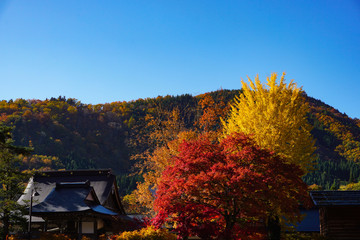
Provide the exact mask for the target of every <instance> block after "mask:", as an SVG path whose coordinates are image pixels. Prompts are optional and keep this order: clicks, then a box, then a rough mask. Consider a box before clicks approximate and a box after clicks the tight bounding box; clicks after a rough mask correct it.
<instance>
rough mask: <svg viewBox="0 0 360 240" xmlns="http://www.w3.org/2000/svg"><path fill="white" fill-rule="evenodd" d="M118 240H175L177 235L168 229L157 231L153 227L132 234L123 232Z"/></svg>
mask: <svg viewBox="0 0 360 240" xmlns="http://www.w3.org/2000/svg"><path fill="white" fill-rule="evenodd" d="M115 239H116V240H175V239H176V235H175V234H172V233H170V232H169V231H168V230H167V229H155V228H154V227H153V226H148V227H146V228H143V229H140V230H135V231H131V232H123V233H121V234H120V235H118V236H116V238H115Z"/></svg>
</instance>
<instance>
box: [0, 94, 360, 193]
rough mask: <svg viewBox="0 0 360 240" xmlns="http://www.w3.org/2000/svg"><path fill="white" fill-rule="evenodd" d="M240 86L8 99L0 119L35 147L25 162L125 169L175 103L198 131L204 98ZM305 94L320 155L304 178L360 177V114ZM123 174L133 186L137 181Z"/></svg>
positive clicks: (326, 183)
mask: <svg viewBox="0 0 360 240" xmlns="http://www.w3.org/2000/svg"><path fill="white" fill-rule="evenodd" d="M239 92H240V91H239V90H218V91H215V92H211V93H206V94H201V95H198V96H191V95H189V94H185V95H181V96H164V97H161V96H159V97H157V98H147V99H138V100H136V101H130V102H112V103H105V104H96V105H92V104H83V103H81V102H80V101H78V100H76V99H73V98H65V97H61V96H60V97H58V98H51V99H46V100H43V101H41V100H24V99H16V100H10V101H5V100H3V101H1V102H0V121H2V122H4V123H5V124H6V125H10V126H14V127H15V128H14V132H13V136H14V140H15V143H16V144H17V145H22V146H32V147H34V155H33V156H32V157H27V158H23V159H22V160H23V165H24V168H31V169H32V168H41V167H42V168H45V169H49V168H51V169H61V168H66V169H84V168H112V169H113V170H114V172H115V173H116V174H118V175H124V174H127V173H129V172H130V171H131V167H132V166H133V165H134V163H135V162H136V159H137V158H136V156H138V155H139V154H141V153H143V152H145V151H151V150H152V149H154V147H155V145H154V142H153V141H151V138H150V136H151V133H152V132H153V130H154V126H156V124H161V121H162V120H163V119H166V116H165V115H164V113H166V112H171V111H172V110H173V109H177V110H178V111H179V115H180V116H181V118H182V122H183V124H184V127H185V128H188V129H192V128H194V127H195V125H196V123H197V122H198V121H200V120H201V116H202V115H203V113H204V111H205V109H206V104H204V102H206V101H208V100H209V99H210V100H211V101H210V102H209V101H208V105H207V107H209V106H210V107H211V105H214V106H215V105H216V106H218V107H219V106H225V105H228V104H229V103H230V102H231V100H232V99H233V97H234V96H235V95H237V94H239ZM306 99H307V101H308V102H309V104H310V107H311V111H310V113H309V121H310V122H311V124H312V125H313V126H314V128H313V130H312V134H313V136H314V138H315V139H316V145H317V147H318V151H317V153H318V156H319V158H318V164H317V167H316V170H315V171H314V172H312V173H310V174H308V175H307V176H305V177H304V180H305V181H306V182H307V183H308V184H314V183H315V184H318V185H321V186H323V187H324V188H327V189H329V188H330V187H331V186H336V185H339V184H340V183H343V182H348V181H349V180H350V181H357V180H359V176H360V167H359V162H360V120H359V119H352V118H350V117H348V116H347V115H346V114H343V113H340V112H339V111H337V110H336V109H334V108H333V107H331V106H329V105H327V104H325V103H323V102H321V101H320V100H317V99H314V98H311V97H308V96H306ZM205 100H206V101H205ZM212 101H213V102H212ZM156 121H157V122H156ZM154 124H155V125H154ZM218 125H219V124H218ZM130 159H135V160H130ZM119 179H122V180H121V181H123V182H126V184H130V185H131V186H134V185H135V182H136V181H132V182H131V179H130V180H129V179H127V180H126V179H125V178H124V177H121V178H119ZM136 179H138V178H136ZM130 182H131V183H130ZM130 188H131V187H130Z"/></svg>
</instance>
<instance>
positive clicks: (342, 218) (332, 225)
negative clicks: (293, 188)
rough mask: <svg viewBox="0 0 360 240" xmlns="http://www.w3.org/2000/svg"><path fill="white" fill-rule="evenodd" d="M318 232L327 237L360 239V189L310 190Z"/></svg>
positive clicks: (342, 239)
mask: <svg viewBox="0 0 360 240" xmlns="http://www.w3.org/2000/svg"><path fill="white" fill-rule="evenodd" d="M310 196H311V198H312V200H313V201H314V204H315V206H316V207H318V208H319V215H320V233H321V234H322V235H324V236H325V237H327V238H329V239H341V240H355V239H356V240H358V239H360V191H312V192H310Z"/></svg>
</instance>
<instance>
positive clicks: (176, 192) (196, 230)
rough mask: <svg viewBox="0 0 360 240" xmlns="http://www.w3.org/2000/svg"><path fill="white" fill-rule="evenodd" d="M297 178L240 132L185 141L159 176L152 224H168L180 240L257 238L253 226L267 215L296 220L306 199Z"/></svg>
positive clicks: (296, 172) (292, 170)
mask: <svg viewBox="0 0 360 240" xmlns="http://www.w3.org/2000/svg"><path fill="white" fill-rule="evenodd" d="M302 174H303V172H302V170H301V169H300V167H298V166H297V165H295V164H289V163H286V162H285V161H283V160H282V159H281V158H280V157H278V156H277V155H276V154H274V153H272V152H269V151H268V150H265V149H261V148H260V147H258V146H257V145H255V143H254V141H253V140H251V138H249V137H248V136H245V135H243V134H239V133H236V134H233V135H230V136H228V137H226V138H224V139H222V140H221V141H220V142H214V141H211V140H210V138H208V137H206V136H202V137H200V138H198V139H197V140H192V141H184V142H183V143H182V144H181V145H180V148H179V154H178V155H177V156H176V157H174V164H173V165H171V166H169V167H167V168H166V169H165V171H164V172H163V174H162V179H161V181H160V184H159V185H158V189H157V192H156V200H155V204H154V207H155V210H156V211H157V212H158V214H157V216H156V217H155V219H154V223H157V224H158V225H160V224H163V223H164V222H173V223H174V226H175V230H176V231H177V232H178V233H179V236H180V237H182V238H184V239H186V238H187V236H190V235H197V236H199V237H201V238H203V239H213V238H214V237H219V238H220V239H250V238H251V236H253V237H255V238H256V239H261V231H260V228H257V227H256V226H258V225H259V224H265V222H264V220H265V219H266V218H267V217H268V216H269V214H270V213H273V214H281V215H282V216H285V217H286V218H287V219H289V220H290V221H294V220H299V218H298V217H299V214H298V213H299V211H298V208H299V203H300V201H303V202H306V201H307V196H308V194H307V186H306V184H304V182H303V181H302V179H301V176H302Z"/></svg>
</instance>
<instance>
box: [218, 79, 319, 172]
mask: <svg viewBox="0 0 360 240" xmlns="http://www.w3.org/2000/svg"><path fill="white" fill-rule="evenodd" d="M248 81H249V84H247V83H245V82H244V81H243V80H242V81H241V83H242V93H241V94H240V95H239V96H237V97H236V98H235V100H234V103H233V104H232V106H231V110H230V113H229V115H228V117H227V118H226V119H222V125H223V134H224V136H226V135H229V134H231V133H233V132H243V133H245V134H249V135H252V137H253V139H254V140H255V141H256V143H257V144H258V145H260V146H261V147H263V148H267V149H270V150H272V151H274V152H276V153H277V154H279V155H280V156H281V157H283V158H285V159H287V161H288V162H291V163H295V164H298V165H300V167H301V168H302V169H303V170H304V173H307V172H308V171H309V170H310V169H311V168H312V166H313V163H314V160H315V154H314V151H315V145H314V144H315V141H314V139H313V137H312V135H311V133H310V130H311V125H310V124H309V123H308V120H307V113H308V110H309V106H308V104H307V103H306V101H305V99H304V95H303V91H302V88H301V87H298V86H297V85H296V83H294V82H293V81H291V82H290V83H288V84H287V83H286V82H285V73H283V75H282V76H281V79H280V81H279V82H277V74H276V73H273V74H271V77H270V78H269V77H268V78H267V82H266V83H265V84H264V83H261V82H260V80H259V76H258V75H257V76H256V77H255V80H254V81H252V80H251V79H250V78H249V77H248Z"/></svg>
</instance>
